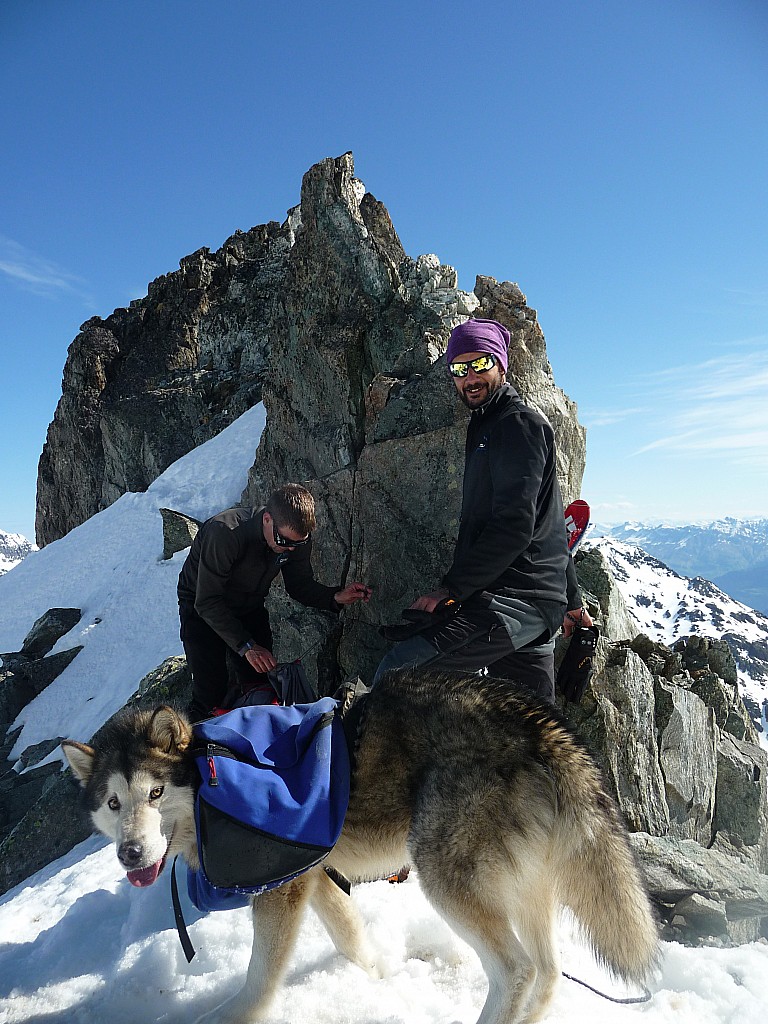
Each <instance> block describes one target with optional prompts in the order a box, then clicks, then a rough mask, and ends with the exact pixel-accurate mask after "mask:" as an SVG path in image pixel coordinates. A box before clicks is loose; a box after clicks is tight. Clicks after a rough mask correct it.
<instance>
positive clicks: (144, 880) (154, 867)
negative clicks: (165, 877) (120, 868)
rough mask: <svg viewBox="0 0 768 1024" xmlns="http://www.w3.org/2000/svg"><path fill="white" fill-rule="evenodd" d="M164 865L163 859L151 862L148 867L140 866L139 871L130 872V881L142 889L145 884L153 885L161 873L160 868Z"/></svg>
mask: <svg viewBox="0 0 768 1024" xmlns="http://www.w3.org/2000/svg"><path fill="white" fill-rule="evenodd" d="M162 866H163V861H162V859H161V860H159V861H158V862H157V863H156V864H150V865H149V867H148V868H139V869H138V870H137V871H129V872H128V876H127V877H128V881H129V882H130V883H131V885H136V886H138V887H139V888H140V889H143V888H144V886H147V885H152V883H153V882H154V881H155V879H156V878H157V876H158V875H159V874H160V868H161V867H162Z"/></svg>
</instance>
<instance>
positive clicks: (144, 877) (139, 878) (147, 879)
mask: <svg viewBox="0 0 768 1024" xmlns="http://www.w3.org/2000/svg"><path fill="white" fill-rule="evenodd" d="M175 834H176V830H175V829H174V831H173V834H172V835H171V838H170V839H169V841H168V846H167V847H166V848H165V853H164V854H163V856H162V857H161V858H160V860H158V861H155V863H154V864H150V865H149V867H146V868H135V869H134V870H133V871H128V872H127V873H126V876H125V877H126V878H127V879H128V881H129V882H130V883H131V885H135V886H136V888H137V889H146V887H147V886H148V885H152V883H153V882H156V881H157V879H158V876H159V875H160V873H161V871H162V870H163V868H164V867H165V862H166V860H167V859H168V851H169V850H170V848H171V843H172V842H173V836H174V835H175Z"/></svg>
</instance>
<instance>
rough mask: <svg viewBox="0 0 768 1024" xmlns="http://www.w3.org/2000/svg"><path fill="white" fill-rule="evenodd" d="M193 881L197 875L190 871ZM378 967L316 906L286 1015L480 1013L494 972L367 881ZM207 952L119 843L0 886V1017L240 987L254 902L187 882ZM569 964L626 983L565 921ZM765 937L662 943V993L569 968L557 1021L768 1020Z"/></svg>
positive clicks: (80, 1016) (8, 1019)
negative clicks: (373, 974) (129, 865)
mask: <svg viewBox="0 0 768 1024" xmlns="http://www.w3.org/2000/svg"><path fill="white" fill-rule="evenodd" d="M181 889H182V890H184V889H185V887H184V885H183V884H182V886H181ZM352 898H353V899H355V900H356V901H357V903H358V905H359V906H360V909H361V912H362V915H363V918H364V920H365V922H366V925H367V928H368V932H369V936H370V939H371V942H372V944H373V946H374V949H375V950H376V953H377V957H378V963H379V970H380V973H381V974H382V978H381V979H380V980H376V981H374V980H371V979H370V978H369V977H368V976H367V975H365V974H363V972H362V971H360V970H359V969H358V968H357V967H354V966H353V965H352V964H350V963H349V962H348V961H346V960H345V959H344V958H343V957H341V956H339V955H338V954H337V953H336V951H335V950H334V948H333V946H332V945H331V942H330V939H329V938H328V937H327V935H326V934H325V932H324V930H323V929H322V926H321V925H320V923H319V921H318V920H317V918H316V917H315V916H314V914H312V913H310V914H309V915H308V916H307V919H306V921H305V923H304V925H303V927H302V930H301V933H300V935H299V939H298V943H297V947H296V953H295V956H294V958H293V961H292V964H291V966H290V968H289V970H288V976H287V979H286V983H285V985H284V986H283V987H282V989H281V990H280V991H279V992H278V995H277V998H276V1000H275V1003H274V1006H273V1009H272V1012H271V1013H270V1016H269V1020H270V1021H273V1022H275V1024H278V1022H279V1024H295V1022H297V1021H302V1022H310V1024H449V1022H462V1024H472V1022H473V1021H475V1020H476V1018H477V1016H478V1014H479V1012H480V1008H481V1007H482V1004H483V1001H484V999H485V993H486V982H485V977H484V975H483V972H482V969H481V967H480V964H479V961H478V960H477V957H476V956H475V954H474V952H473V951H472V950H471V949H469V947H468V946H466V945H465V944H464V943H463V942H462V941H461V940H460V939H458V938H457V937H456V936H455V935H454V934H453V932H451V931H450V929H449V928H448V926H447V925H446V924H445V923H444V922H443V920H442V919H441V918H439V917H438V916H437V915H436V914H435V912H434V911H433V910H432V908H431V907H430V906H429V904H428V903H427V902H426V900H425V899H424V897H423V895H422V893H421V890H420V889H419V886H418V881H417V879H416V878H415V877H413V876H411V878H409V879H408V881H407V882H405V883H404V884H403V885H389V884H388V883H387V882H384V881H381V882H373V883H370V884H366V885H360V886H356V887H355V888H354V889H353V897H352ZM182 901H183V904H184V914H185V917H186V920H187V924H188V926H189V931H190V935H191V938H192V942H193V944H194V946H195V948H196V949H197V956H196V958H195V959H194V960H193V961H192V963H191V964H187V962H186V960H185V958H184V955H183V954H182V952H181V947H180V945H179V941H178V937H177V935H176V931H175V928H174V923H173V911H172V909H171V903H170V893H169V886H168V880H167V878H166V877H161V878H160V880H159V881H158V882H157V883H156V884H155V885H154V886H152V887H151V888H148V889H141V890H140V889H135V888H132V887H131V886H130V885H129V884H128V882H127V881H126V880H125V877H124V875H123V873H122V872H121V871H120V869H119V865H118V863H117V859H116V857H115V855H114V851H113V849H112V848H110V847H105V846H104V842H103V841H101V840H97V839H89V840H87V841H86V842H85V843H82V844H81V845H80V846H78V847H77V848H76V849H75V850H73V851H72V852H71V853H69V854H67V855H66V856H65V857H62V858H61V860H59V861H57V862H56V863H55V864H53V865H51V866H50V867H48V868H45V869H44V870H43V871H41V872H39V873H38V874H37V875H36V876H35V877H34V878H31V879H30V880H29V881H28V882H26V883H24V885H22V886H20V887H19V888H18V889H17V890H15V891H14V892H12V893H9V894H8V895H7V896H6V897H5V898H4V899H2V900H0V935H2V942H1V943H0V1022H2V1024H86V1022H87V1024H91V1022H93V1021H99V1022H107V1021H108V1022H109V1024H153V1022H155V1021H157V1022H162V1024H189V1022H191V1021H193V1020H195V1019H196V1017H197V1016H198V1014H201V1013H204V1012H206V1011H207V1010H209V1009H212V1008H213V1006H215V1005H216V1004H217V1003H218V1002H220V1001H221V1000H223V999H225V998H227V997H228V996H230V995H232V994H233V993H234V992H235V991H236V989H237V988H238V987H239V985H240V984H241V982H242V979H243V976H244V973H245V969H246V965H247V962H248V957H249V954H250V945H251V927H250V921H249V914H248V911H247V910H230V911H225V912H219V913H214V914H209V915H208V916H207V917H205V916H203V915H201V914H199V913H198V912H197V911H196V910H194V908H193V907H192V906H191V904H189V903H188V902H187V901H186V893H185V892H182ZM561 945H562V953H563V970H565V971H567V972H568V973H569V974H572V975H574V976H576V977H579V978H581V979H583V980H584V981H586V982H588V983H589V984H592V985H593V986H595V987H597V988H600V989H602V990H603V991H604V992H607V993H608V994H611V995H614V996H618V997H623V996H625V995H628V994H629V995H634V994H636V993H628V992H627V991H626V990H624V989H623V988H622V986H621V985H618V984H617V983H616V982H614V981H612V980H611V979H610V978H608V977H606V976H605V975H604V974H603V973H602V972H601V971H600V969H599V968H598V967H596V966H595V964H594V963H593V961H592V959H591V957H590V956H589V954H587V953H586V952H585V951H584V949H583V948H582V947H581V946H579V945H578V943H577V942H576V940H575V939H574V937H573V936H572V935H571V933H570V929H569V927H568V925H567V923H566V924H565V925H564V927H563V931H562V944H561ZM766 978H768V945H765V944H761V943H752V944H750V945H746V946H740V947H738V948H736V949H701V950H691V949H687V948H685V947H683V946H678V945H671V944H666V945H665V946H664V958H663V962H662V966H661V971H660V973H659V975H658V976H657V978H656V979H655V980H654V982H653V984H652V986H651V989H652V997H651V1000H650V1002H648V1003H644V1004H642V1005H638V1006H619V1005H616V1004H613V1003H609V1002H606V1001H604V1000H602V999H600V998H599V997H598V996H596V995H594V994H592V993H591V992H589V991H587V990H586V989H583V988H581V987H580V986H579V985H576V984H575V983H574V982H572V981H568V980H566V979H563V980H562V982H561V985H560V987H559V989H558V992H557V996H556V998H555V1001H554V1003H553V1005H552V1009H551V1013H550V1014H549V1016H548V1017H547V1020H549V1021H551V1022H552V1024H558V1022H562V1024H566V1022H567V1024H594V1022H595V1021H601V1022H606V1024H631V1022H633V1021H636V1022H639V1021H644V1022H645V1024H764V1021H765V1020H766V1019H767V1015H768V991H767V986H766V984H765V980H766Z"/></svg>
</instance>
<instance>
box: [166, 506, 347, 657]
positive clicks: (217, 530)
mask: <svg viewBox="0 0 768 1024" xmlns="http://www.w3.org/2000/svg"><path fill="white" fill-rule="evenodd" d="M263 512H264V509H263V508H258V509H252V508H230V509H227V510H226V511H225V512H220V513H219V514H218V515H216V516H213V518H212V519H208V520H207V521H206V522H205V523H203V525H202V526H201V527H200V530H199V531H198V534H197V536H196V537H195V539H194V541H193V542H192V547H191V549H190V552H189V554H188V555H187V558H186V561H185V562H184V565H183V566H182V569H181V573H180V574H179V583H178V587H177V593H178V597H179V604H180V605H181V607H182V613H183V610H184V606H185V605H186V606H187V607H189V605H190V604H193V605H194V608H195V611H196V612H197V614H198V615H199V616H200V617H201V618H202V619H205V621H206V622H207V623H208V625H209V626H210V627H211V628H212V629H213V630H215V631H216V632H217V633H218V634H219V636H220V637H221V638H222V639H223V640H225V641H226V643H227V644H228V645H229V646H230V647H231V648H232V650H234V651H237V650H239V649H240V648H241V647H242V645H243V644H244V643H245V642H246V641H247V640H249V639H250V635H249V631H248V629H247V628H246V627H245V626H244V625H243V623H242V618H243V617H245V616H247V615H248V613H249V612H252V611H255V610H256V609H258V608H263V607H264V598H265V597H266V596H267V593H268V592H269V587H270V584H271V583H272V580H273V579H274V578H275V577H276V576H277V574H278V573H279V572H282V574H283V581H284V583H285V589H286V590H287V591H288V593H289V594H290V596H291V597H292V598H294V599H295V600H296V601H299V602H301V604H306V605H309V606H310V607H312V608H322V609H324V610H325V611H335V612H338V611H339V606H338V605H337V604H336V602H335V601H334V597H333V595H334V594H335V593H336V592H337V591H338V590H339V589H340V588H339V587H326V586H324V585H323V584H322V583H318V582H317V580H316V579H315V577H314V573H313V572H312V562H311V555H312V541H311V540H310V541H309V543H308V544H302V545H301V546H300V547H297V548H294V549H293V551H286V552H285V553H280V554H276V553H275V552H274V551H273V550H272V549H271V548H270V547H269V545H268V544H267V542H266V541H265V540H264V533H263V530H262V513H263Z"/></svg>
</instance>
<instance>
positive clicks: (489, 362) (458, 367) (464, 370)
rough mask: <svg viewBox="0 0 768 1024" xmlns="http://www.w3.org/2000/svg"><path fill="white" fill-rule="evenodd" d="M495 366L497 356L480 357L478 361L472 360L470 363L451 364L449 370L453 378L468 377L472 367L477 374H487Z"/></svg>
mask: <svg viewBox="0 0 768 1024" xmlns="http://www.w3.org/2000/svg"><path fill="white" fill-rule="evenodd" d="M495 365H496V356H491V355H483V356H478V357H477V359H470V361H469V362H468V363H449V364H448V369H449V370H450V371H451V376H452V377H466V376H467V374H468V373H469V368H470V366H471V367H472V369H473V370H474V371H475V373H485V372H486V371H487V370H490V369H491V367H493V366H495Z"/></svg>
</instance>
